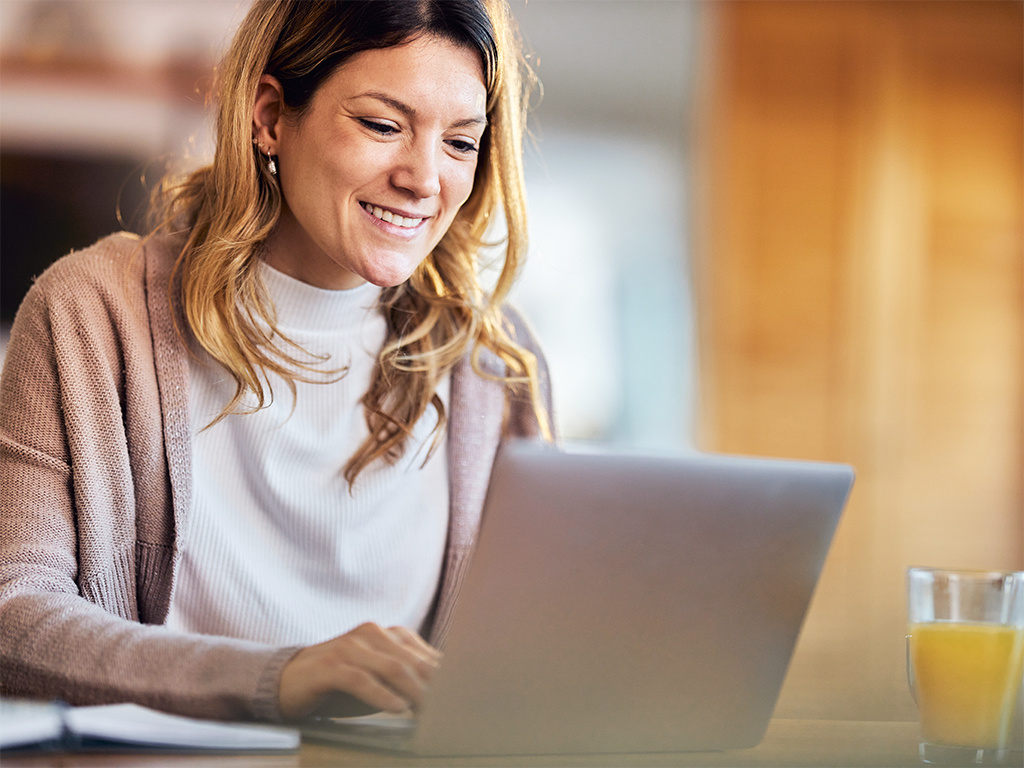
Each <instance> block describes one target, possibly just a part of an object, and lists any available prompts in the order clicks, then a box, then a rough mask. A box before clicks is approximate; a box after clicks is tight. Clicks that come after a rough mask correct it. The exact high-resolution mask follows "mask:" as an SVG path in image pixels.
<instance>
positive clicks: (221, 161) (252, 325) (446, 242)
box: [157, 0, 551, 483]
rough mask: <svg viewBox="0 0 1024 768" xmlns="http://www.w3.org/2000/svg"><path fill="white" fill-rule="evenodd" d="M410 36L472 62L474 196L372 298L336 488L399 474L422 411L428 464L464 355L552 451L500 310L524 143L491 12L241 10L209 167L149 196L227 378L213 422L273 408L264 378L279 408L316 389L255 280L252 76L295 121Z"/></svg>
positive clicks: (431, 0)
mask: <svg viewBox="0 0 1024 768" xmlns="http://www.w3.org/2000/svg"><path fill="white" fill-rule="evenodd" d="M424 34H431V35H437V36H440V37H443V38H445V39H448V40H450V41H452V42H454V43H456V44H459V45H464V46H467V47H469V48H471V49H472V50H475V51H477V52H479V54H480V56H481V60H482V62H483V66H484V75H485V85H486V89H487V107H486V111H487V119H488V127H487V130H486V133H485V135H484V138H483V141H482V142H481V145H480V154H479V159H478V165H477V170H476V178H475V180H474V186H473V191H472V193H471V194H470V197H469V199H468V200H467V201H466V203H465V204H464V205H463V207H462V208H461V209H460V211H459V212H458V214H457V215H456V217H455V219H454V221H453V222H452V225H451V227H450V229H449V230H448V232H447V233H446V234H445V236H444V237H443V238H442V240H441V241H440V243H439V244H438V245H437V247H436V248H435V249H434V251H433V252H432V253H431V254H430V255H429V256H428V257H427V258H426V259H425V260H424V261H423V263H422V264H421V265H420V266H419V268H418V269H416V271H415V273H414V274H413V275H412V276H411V277H410V278H409V279H408V280H407V281H406V282H405V283H403V284H401V285H398V286H395V287H391V288H385V289H384V290H383V291H382V295H381V302H380V310H381V312H382V313H383V315H384V317H385V318H386V321H387V338H386V341H385V342H384V346H383V349H382V350H381V352H380V355H379V358H378V361H377V365H376V368H375V371H374V374H373V377H372V380H371V384H370V387H369V389H368V391H367V392H366V394H365V395H364V396H363V399H362V405H363V407H364V413H365V418H366V423H367V426H368V427H369V435H368V437H367V439H366V440H365V442H364V443H363V444H362V445H361V446H360V447H359V448H358V449H357V451H356V452H355V454H354V455H353V456H352V457H350V458H349V459H348V461H347V463H346V465H345V469H344V474H345V477H346V479H347V480H348V481H349V482H350V483H352V482H353V481H354V480H355V478H356V476H357V475H358V474H359V473H360V472H361V471H362V470H363V469H365V468H366V467H367V465H369V464H370V463H371V462H373V461H376V460H377V459H384V460H386V461H392V462H393V461H395V460H397V459H398V458H399V457H400V456H401V455H402V454H403V452H404V450H405V447H406V442H407V440H408V437H409V435H410V434H411V430H412V427H413V425H414V424H416V422H417V421H418V420H419V419H420V418H421V417H422V416H423V415H424V413H425V412H426V411H427V409H428V407H431V406H432V407H433V408H434V409H435V411H436V413H437V426H436V427H435V431H434V441H433V446H432V448H431V450H434V449H436V448H437V446H438V445H439V441H440V438H441V436H442V435H443V431H444V428H445V425H446V423H447V414H446V413H445V408H444V404H443V403H442V401H441V399H440V398H439V397H438V395H437V391H436V390H437V386H438V384H439V382H440V381H441V380H442V378H443V377H444V376H446V375H447V374H448V372H449V371H450V370H451V369H452V367H453V366H454V365H455V364H456V363H457V362H458V361H459V360H460V359H462V358H463V357H464V356H465V355H466V354H470V355H471V362H472V365H473V368H474V370H475V371H476V372H477V373H478V374H479V375H481V376H487V377H489V378H498V379H499V380H501V381H503V382H504V383H505V385H506V386H507V387H508V388H509V389H510V390H512V392H513V393H518V394H517V396H522V395H526V396H527V397H529V398H530V400H531V401H532V404H533V410H534V411H535V413H536V416H537V420H538V423H539V426H540V431H541V434H542V435H543V436H544V437H545V438H547V439H550V438H551V431H550V425H549V424H548V421H547V417H546V410H545V408H544V407H543V405H542V402H541V394H540V383H539V381H538V369H537V360H536V358H535V357H534V355H533V354H532V353H530V352H529V351H528V350H526V349H524V348H523V347H521V346H520V345H518V344H517V343H516V342H515V341H514V339H513V338H512V336H511V333H510V326H509V324H508V323H507V321H506V320H505V318H504V315H503V312H502V304H503V301H504V299H505V298H506V296H507V294H508V292H509V289H510V288H511V286H512V283H513V281H514V279H515V277H516V274H517V272H518V270H519V268H520V265H521V263H522V260H523V257H524V255H525V251H526V207H525V190H524V182H523V168H522V141H523V132H524V121H525V113H526V107H527V100H528V98H529V92H530V90H531V87H532V85H533V84H534V82H535V81H534V79H533V76H532V73H531V72H530V70H529V68H528V67H526V65H525V62H524V60H523V57H522V54H521V50H522V49H521V46H520V44H519V41H518V38H517V36H516V33H515V28H514V25H513V22H512V19H511V16H510V14H509V11H508V8H507V6H506V5H505V3H504V0H343V1H340V2H339V1H338V0H255V2H254V3H253V5H252V7H251V9H250V10H249V13H248V14H247V15H246V17H245V19H244V20H243V21H242V24H241V26H240V27H239V29H238V32H237V33H236V35H235V38H234V40H233V42H232V44H231V47H230V49H229V50H228V52H227V54H226V56H225V58H224V60H223V62H222V64H221V67H220V68H219V71H218V73H217V88H216V97H217V100H218V104H219V106H218V113H217V130H216V149H215V155H214V160H213V163H212V164H211V165H209V166H206V167H204V168H201V169H199V170H197V171H195V172H193V173H192V174H191V175H189V176H187V177H186V178H184V179H182V180H178V181H174V180H170V181H168V182H165V183H164V185H163V186H162V188H161V190H160V191H159V194H158V206H157V210H158V211H159V221H160V222H162V226H163V227H164V228H171V227H173V226H174V224H172V222H174V223H176V224H177V226H178V227H180V226H181V225H182V223H184V225H185V226H186V227H187V233H188V234H187V240H186V242H185V245H184V247H183V248H182V250H181V253H180V256H179V258H178V261H177V264H176V267H175V269H176V273H177V275H179V276H180V280H181V298H182V304H183V308H184V312H185V317H186V319H187V322H188V325H189V328H190V329H191V331H192V333H193V335H194V336H195V339H196V340H197V341H198V343H199V344H200V345H201V346H202V347H203V348H204V349H205V350H206V351H207V352H208V353H209V354H210V355H211V356H212V357H213V358H214V359H215V360H216V361H218V362H219V363H220V364H221V365H223V366H224V368H225V369H227V371H228V372H229V373H230V374H231V376H232V377H233V378H234V380H235V384H236V389H235V394H234V397H233V398H232V400H231V401H230V402H229V403H228V404H227V405H226V406H225V408H224V410H223V411H222V412H221V414H220V416H218V418H217V420H220V419H222V418H224V417H225V416H227V415H229V414H231V413H236V412H245V411H246V410H247V409H246V408H245V407H244V406H243V402H244V399H245V397H246V395H247V394H250V393H251V395H253V396H254V402H255V409H259V408H262V407H263V406H264V405H265V404H266V403H267V402H268V398H270V399H272V397H273V393H272V392H270V391H269V389H270V387H269V383H268V381H267V373H268V372H269V373H273V374H276V375H278V376H280V377H282V378H283V379H284V380H285V381H286V382H287V384H288V386H289V388H290V389H291V392H292V394H293V396H294V395H295V391H296V387H295V383H296V382H297V381H312V380H320V381H323V374H324V370H323V366H321V365H320V364H318V363H316V362H314V363H310V362H309V356H308V355H305V356H304V358H303V354H304V353H303V350H302V349H301V348H299V347H298V346H297V345H295V344H294V343H292V342H291V341H290V340H288V339H287V338H286V337H284V336H283V335H282V334H280V333H279V332H278V330H277V327H276V324H275V315H274V310H273V306H272V304H271V302H270V300H269V298H268V296H267V294H266V291H265V288H264V286H263V283H262V280H261V278H260V271H259V269H258V262H259V259H260V253H261V248H262V246H263V243H264V241H265V240H266V238H267V236H268V235H269V234H270V233H271V231H272V230H273V229H274V226H275V224H276V223H277V220H278V216H279V214H280V211H281V204H282V199H281V192H280V189H279V187H278V185H277V181H276V179H275V177H274V176H273V175H271V174H270V173H269V172H268V170H267V166H266V163H265V160H264V158H263V156H262V155H260V154H259V152H258V150H257V149H256V148H255V147H254V146H253V144H252V140H251V137H252V112H253V105H254V102H255V98H256V92H257V84H258V81H259V78H260V77H261V76H262V75H263V74H264V73H266V74H271V75H273V76H275V77H276V78H277V79H278V80H279V81H280V82H281V84H282V86H283V89H284V99H285V104H286V106H287V109H288V110H289V111H290V112H291V113H292V114H293V115H294V116H296V117H297V118H298V119H301V116H302V114H303V112H304V110H305V109H306V108H307V107H308V105H309V103H310V100H311V98H312V96H313V95H314V93H315V92H316V90H317V88H318V87H319V86H320V85H321V84H322V83H323V82H324V80H326V79H327V77H329V76H330V74H331V73H333V72H334V71H335V70H336V69H337V68H338V67H339V66H341V65H342V64H343V63H344V62H345V61H346V60H348V59H349V58H350V57H351V56H352V55H354V54H355V53H358V52H359V51H362V50H367V49H372V48H386V47H390V46H393V45H398V44H400V43H403V42H407V41H408V40H410V39H412V38H414V37H417V36H420V35H424ZM499 206H501V209H502V210H503V212H504V216H505V221H506V223H507V232H508V234H507V239H506V241H505V248H504V261H503V263H502V264H501V270H500V273H499V275H498V277H497V280H496V282H495V284H494V286H493V288H492V289H491V290H489V291H485V290H484V288H483V287H482V284H481V279H480V273H481V267H482V265H481V263H480V258H481V256H480V254H481V250H482V249H484V248H485V247H486V246H487V245H488V244H487V243H486V242H485V234H486V233H487V231H488V226H489V224H490V223H491V221H492V219H493V218H494V215H495V213H496V212H497V211H498V207H499ZM159 228H160V227H158V228H157V229H159ZM484 350H488V351H490V352H491V353H493V354H494V355H496V356H497V357H498V358H499V359H500V360H501V361H502V363H503V364H504V367H505V373H504V375H503V376H497V375H495V374H493V373H487V372H486V371H485V368H484V366H483V365H482V363H481V354H482V352H483V351H484ZM334 373H335V374H337V375H343V373H344V371H334ZM214 423H215V422H214Z"/></svg>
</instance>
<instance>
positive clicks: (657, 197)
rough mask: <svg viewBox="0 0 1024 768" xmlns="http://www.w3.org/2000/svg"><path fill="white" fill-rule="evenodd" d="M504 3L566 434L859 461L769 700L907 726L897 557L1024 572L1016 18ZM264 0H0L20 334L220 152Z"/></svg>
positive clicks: (953, 7)
mask: <svg viewBox="0 0 1024 768" xmlns="http://www.w3.org/2000/svg"><path fill="white" fill-rule="evenodd" d="M512 6H513V10H514V13H515V14H516V16H517V18H518V20H519V22H520V26H521V31H522V34H523V38H524V41H525V43H526V47H527V50H528V51H529V53H530V62H531V64H532V66H533V68H534V69H535V71H536V73H537V74H538V75H539V77H540V79H541V81H542V83H543V95H542V96H541V95H540V94H538V95H537V96H536V97H535V99H534V102H535V107H534V110H533V112H532V117H531V134H532V135H531V141H530V143H529V146H528V148H527V174H528V191H529V196H530V201H529V202H530V217H531V222H530V223H531V249H530V250H531V253H530V259H529V263H528V264H527V266H526V268H525V269H524V272H523V275H522V280H521V283H520V287H519V289H518V293H517V295H516V301H517V303H519V304H520V305H521V307H522V308H523V309H524V310H525V311H526V312H527V314H528V315H529V317H530V318H531V319H532V321H533V323H534V325H535V327H536V330H537V331H538V334H539V335H540V337H541V339H542V341H543V342H544V345H545V348H546V351H547V354H548V357H549V359H550V364H551V368H552V374H553V377H554V380H555V385H556V406H557V408H558V410H559V414H560V417H561V422H562V426H563V431H564V432H565V436H566V438H567V439H568V440H570V441H572V442H577V443H587V444H597V445H600V446H605V445H612V446H617V447H624V448H629V449H631V450H633V449H636V450H646V451H658V452H665V451H687V450H693V449H699V450H708V451H721V452H729V453H744V454H759V455H770V456H787V457H798V458H809V459H824V460H838V461H846V462H850V463H852V464H853V465H854V466H855V467H856V468H857V471H858V480H857V485H856V488H855V492H854V494H853V497H852V499H851V502H850V505H849V508H848V510H847V513H846V515H845V517H844V520H843V522H842V524H841V526H840V530H839V533H838V534H837V538H836V541H835V544H834V546H833V549H832V552H831V554H830V556H829V560H828V562H827V563H826V568H825V573H824V574H823V577H822V581H821V584H820V585H819V589H818V592H817V594H816V596H815V600H814V603H813V605H812V609H811V612H810V615H809V617H808V620H807V623H806V625H805V628H804V632H803V635H802V637H801V641H800V645H799V647H798V651H797V654H796V656H795V658H794V661H793V665H792V667H791V670H790V674H789V677H788V678H787V682H786V686H785V688H784V690H783V696H782V699H781V701H780V703H779V708H778V710H777V714H779V715H781V716H794V717H821V718H849V719H880V718H889V717H907V718H911V717H913V715H914V710H913V702H912V701H911V699H910V696H909V693H908V692H907V688H906V678H905V672H904V663H905V655H904V653H905V651H904V634H905V632H904V619H903V611H904V602H903V589H904V587H903V574H904V571H905V569H906V567H907V566H908V565H912V564H916V565H942V566H956V567H972V568H1003V569H1005V568H1015V569H1020V568H1024V477H1022V476H1024V370H1022V369H1024V328H1022V326H1024V236H1022V233H1024V183H1022V179H1024V75H1022V73H1024V57H1022V46H1024V44H1022V40H1024V17H1022V8H1024V5H1022V4H1021V3H1020V2H1016V1H1011V0H1006V1H1001V0H992V1H988V0H964V1H963V2H961V1H958V0H949V1H947V2H927V1H923V2H913V1H903V0H894V1H888V0H871V1H868V2H860V1H859V0H847V1H845V2H837V1H836V0H820V1H819V0H805V1H801V2H788V1H786V0H715V1H711V0H706V1H699V0H693V1H684V0H529V2H522V0H512ZM247 7H248V3H247V2H246V1H245V0H241V1H239V0H88V1H86V0H0V67H2V77H0V328H2V329H3V331H4V332H6V329H7V328H8V326H9V323H10V321H11V320H12V319H13V316H14V313H15V311H16V309H17V305H18V303H19V301H20V299H21V297H22V295H23V294H24V291H25V290H26V289H27V287H28V285H29V284H30V282H31V279H32V276H33V275H37V274H38V273H39V272H41V271H42V270H43V269H45V267H46V265H47V264H49V263H50V262H52V261H53V260H54V259H55V258H57V257H59V256H60V255H62V254H63V253H65V252H67V251H68V250H70V249H71V248H78V247H83V246H85V245H87V244H89V243H91V242H92V241H94V240H95V239H97V238H98V237H100V236H102V235H104V234H106V233H108V232H110V231H113V230H115V229H119V228H123V227H127V228H133V227H138V226H139V219H138V213H139V211H140V206H141V205H142V201H143V192H144V188H143V184H142V183H141V181H140V180H141V179H142V178H143V177H144V176H147V175H148V176H149V178H150V181H152V180H153V176H154V174H157V175H158V174H159V172H160V170H161V169H162V167H163V164H164V162H165V161H166V160H167V159H168V158H180V157H186V158H187V160H186V162H189V163H200V162H202V161H203V160H204V158H206V157H208V155H209V151H210V138H209V131H210V122H209V119H208V118H209V114H208V110H207V107H206V94H207V92H208V90H209V86H210V84H211V80H212V77H211V75H212V68H213V66H214V63H215V62H216V60H217V57H218V55H219V53H220V52H221V51H222V50H223V49H224V47H225V45H226V43H227V41H228V40H229V39H230V35H231V32H232V31H233V29H234V27H235V26H236V25H237V23H238V22H239V21H240V20H241V18H242V16H243V15H244V13H245V10H246V8H247ZM119 210H120V218H119V215H118V211H119ZM0 338H2V337H0ZM0 344H2V341H0Z"/></svg>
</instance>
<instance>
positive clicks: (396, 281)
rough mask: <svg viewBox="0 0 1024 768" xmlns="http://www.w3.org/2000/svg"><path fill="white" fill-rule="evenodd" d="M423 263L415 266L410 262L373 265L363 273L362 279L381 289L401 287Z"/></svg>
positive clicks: (417, 263)
mask: <svg viewBox="0 0 1024 768" xmlns="http://www.w3.org/2000/svg"><path fill="white" fill-rule="evenodd" d="M421 262H422V260H421V261H418V262H416V263H415V264H410V263H408V262H404V263H402V264H396V263H394V262H389V263H386V264H378V265H375V264H371V265H368V266H367V268H366V270H365V271H364V272H363V274H362V278H363V279H364V280H366V281H367V282H368V283H373V284H374V285H377V286H380V287H381V288H393V287H394V286H396V285H401V284H402V283H404V282H405V281H406V280H408V279H409V278H410V277H411V276H412V273H413V272H415V271H416V268H417V267H418V266H419V265H420V263H421Z"/></svg>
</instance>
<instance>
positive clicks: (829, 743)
mask: <svg viewBox="0 0 1024 768" xmlns="http://www.w3.org/2000/svg"><path fill="white" fill-rule="evenodd" d="M917 737H918V726H917V724H916V723H913V722H861V721H835V720H785V719H780V720H773V721H772V723H771V725H770V727H769V729H768V733H767V734H766V735H765V738H764V740H763V741H762V742H761V744H760V745H759V746H757V747H755V748H753V749H746V750H737V751H730V752H702V753H678V754H630V755H544V756H514V757H472V758H450V757H446V758H414V757H404V756H399V755H393V754H388V753H384V752H373V751H369V750H360V749H353V748H347V747H338V746H334V745H329V744H320V743H315V742H306V743H304V744H303V745H302V748H301V749H300V750H299V752H297V753H289V754H282V755H195V754H191V755H160V754H139V753H117V754H113V753H103V754H69V753H49V754H24V755H12V754H5V755H4V756H3V758H2V760H0V764H2V765H3V768H44V767H45V768H101V767H103V768H106V767H107V766H109V767H110V768H129V766H130V767H131V768H164V767H167V768H178V767H180V768H185V766H187V768H345V767H348V766H353V767H355V766H360V767H362V766H365V767H366V768H380V767H384V766H396V767H400V766H410V767H412V766H432V767H436V768H441V767H442V766H451V768H460V767H462V766H465V767H466V768H468V767H469V766H478V767H479V768H491V767H494V768H497V767H499V766H501V767H508V768H511V767H512V766H523V767H524V768H541V767H542V766H544V767H546V768H562V767H566V768H568V767H573V766H579V767H583V766H595V767H597V768H621V767H625V766H635V767H636V768H647V767H650V768H669V767H671V766H679V768H686V767H687V766H695V767H696V766H707V768H715V767H721V766H731V767H733V768H747V767H754V766H763V767H764V768H768V767H777V768H782V766H788V767H791V768H798V767H803V766H806V767H808V768H812V767H813V768H882V767H885V768H900V767H901V766H915V767H916V766H919V765H920V762H919V759H918V755H917ZM1015 758H1016V756H1015ZM1010 764H1011V765H1014V764H1017V765H1019V764H1021V763H1020V761H1017V762H1016V763H1012V762H1011V763H1010Z"/></svg>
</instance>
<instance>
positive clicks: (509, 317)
mask: <svg viewBox="0 0 1024 768" xmlns="http://www.w3.org/2000/svg"><path fill="white" fill-rule="evenodd" d="M501 313H502V316H503V317H504V320H505V325H506V330H507V332H508V334H509V336H510V337H511V339H512V340H513V341H514V342H515V343H516V344H518V345H519V346H521V347H523V348H524V349H528V350H529V351H530V352H532V353H533V354H535V355H540V354H541V347H540V342H539V341H538V339H537V334H536V333H535V332H534V330H533V327H532V326H531V325H530V323H529V321H528V320H527V319H526V316H525V315H523V313H522V312H520V311H519V310H518V309H517V308H516V307H515V306H513V305H512V304H507V303H506V304H503V305H502V307H501Z"/></svg>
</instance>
